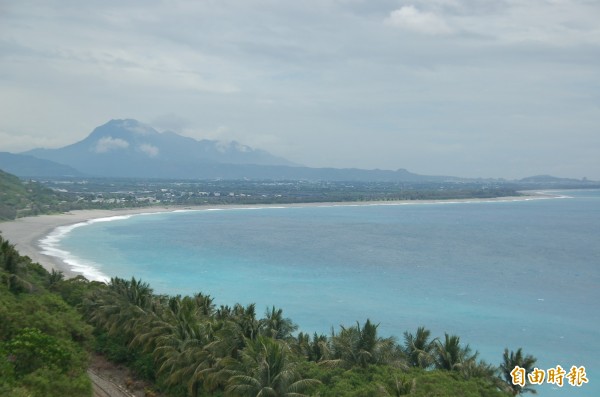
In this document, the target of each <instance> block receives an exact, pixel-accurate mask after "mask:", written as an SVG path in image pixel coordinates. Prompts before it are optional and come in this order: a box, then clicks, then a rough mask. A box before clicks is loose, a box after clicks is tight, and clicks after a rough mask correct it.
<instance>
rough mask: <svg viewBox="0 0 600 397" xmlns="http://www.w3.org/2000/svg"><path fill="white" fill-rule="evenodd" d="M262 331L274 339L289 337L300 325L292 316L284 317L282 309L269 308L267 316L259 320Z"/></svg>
mask: <svg viewBox="0 0 600 397" xmlns="http://www.w3.org/2000/svg"><path fill="white" fill-rule="evenodd" d="M259 327H260V333H261V334H262V335H266V336H269V337H271V338H273V339H289V338H290V337H291V336H292V332H294V331H296V330H297V329H298V326H297V325H296V324H294V323H293V322H292V320H291V319H290V318H284V317H283V310H282V309H275V306H273V307H272V308H271V310H269V309H267V311H266V312H265V318H263V319H261V320H260V321H259Z"/></svg>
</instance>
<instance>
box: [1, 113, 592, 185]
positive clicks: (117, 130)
mask: <svg viewBox="0 0 600 397" xmlns="http://www.w3.org/2000/svg"><path fill="white" fill-rule="evenodd" d="M0 169H4V170H6V171H8V172H10V173H13V174H15V175H18V176H20V177H63V176H64V177H69V176H75V177H78V176H86V177H112V178H119V177H125V178H161V179H230V180H233V179H254V180H313V181H314V180H322V181H363V182H411V183H421V182H424V183H427V182H459V183H460V182H485V181H488V182H489V181H492V182H499V183H506V182H508V181H505V180H498V179H496V180H492V179H481V178H477V179H473V178H459V177H452V176H431V175H419V174H414V173H411V172H409V171H407V170H405V169H398V170H380V169H375V170H365V169H356V168H343V169H339V168H310V167H303V166H299V165H297V164H294V163H292V162H290V161H288V160H286V159H284V158H281V157H277V156H274V155H272V154H270V153H268V152H266V151H264V150H259V149H253V148H251V147H249V146H245V145H243V144H240V143H238V142H235V141H234V142H228V143H223V142H219V141H213V140H207V139H203V140H196V139H193V138H189V137H185V136H181V135H179V134H176V133H174V132H170V131H165V132H158V131H157V130H156V129H154V128H152V127H150V126H148V125H146V124H143V123H140V122H139V121H136V120H133V119H123V120H111V121H109V122H108V123H106V124H104V125H101V126H99V127H97V128H95V129H94V130H93V131H92V132H91V133H90V134H89V135H88V136H87V137H86V138H85V139H83V140H81V141H79V142H76V143H74V144H71V145H68V146H65V147H63V148H59V149H33V150H30V151H28V152H25V153H22V154H11V153H0ZM513 182H514V183H518V184H528V185H529V184H531V185H532V186H536V187H537V186H538V185H541V184H549V185H551V186H558V185H560V184H565V183H566V184H567V185H569V186H572V185H574V184H582V185H584V186H588V185H589V184H590V183H591V182H592V181H585V180H582V181H578V180H569V179H565V178H562V179H561V178H554V177H551V176H546V175H543V176H536V177H530V178H524V179H522V180H520V181H513Z"/></svg>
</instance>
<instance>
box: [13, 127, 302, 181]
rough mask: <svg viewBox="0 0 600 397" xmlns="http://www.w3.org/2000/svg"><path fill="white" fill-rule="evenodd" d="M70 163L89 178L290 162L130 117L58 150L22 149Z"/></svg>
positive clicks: (239, 146)
mask: <svg viewBox="0 0 600 397" xmlns="http://www.w3.org/2000/svg"><path fill="white" fill-rule="evenodd" d="M23 154H25V155H30V156H34V157H37V158H40V159H45V160H50V161H54V162H57V163H60V164H65V165H68V166H70V167H73V168H75V169H77V170H79V171H81V172H83V173H85V174H88V175H92V176H111V177H116V176H131V177H134V176H143V177H152V176H161V177H164V176H167V175H173V176H177V174H178V169H180V168H182V167H183V168H186V167H187V168H190V167H192V168H193V167H204V166H206V165H209V164H239V165H242V164H254V165H269V166H273V165H276V166H279V165H285V166H293V165H294V164H293V163H292V162H290V161H288V160H285V159H283V158H281V157H277V156H273V155H271V154H270V153H268V152H266V151H264V150H255V149H252V148H250V147H248V146H245V145H242V144H240V143H238V142H230V143H222V142H219V141H212V140H206V139H204V140H200V141H198V140H195V139H193V138H189V137H184V136H181V135H178V134H176V133H174V132H170V131H167V132H163V133H160V132H158V131H157V130H155V129H154V128H152V127H150V126H148V125H146V124H142V123H140V122H138V121H136V120H132V119H125V120H111V121H109V122H108V123H106V124H104V125H102V126H100V127H97V128H96V129H94V131H92V133H91V134H90V135H88V137H87V138H85V139H83V140H82V141H79V142H77V143H74V144H72V145H69V146H65V147H63V148H59V149H33V150H30V151H28V152H25V153H23Z"/></svg>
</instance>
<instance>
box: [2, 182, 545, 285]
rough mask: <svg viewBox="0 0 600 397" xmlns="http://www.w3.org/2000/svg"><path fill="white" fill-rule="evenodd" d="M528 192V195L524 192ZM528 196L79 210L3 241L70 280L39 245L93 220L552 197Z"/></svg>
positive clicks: (18, 223) (33, 221)
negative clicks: (62, 229) (63, 228)
mask: <svg viewBox="0 0 600 397" xmlns="http://www.w3.org/2000/svg"><path fill="white" fill-rule="evenodd" d="M524 193H525V192H524ZM526 194H527V195H526V196H517V197H499V198H490V199H457V200H413V201H372V202H343V203H342V202H340V203H303V204H265V205H223V206H195V207H190V206H185V207H183V206H181V207H179V206H169V207H145V208H130V209H114V210H78V211H70V212H66V213H63V214H53V215H39V216H33V217H26V218H19V219H17V220H14V221H8V222H1V223H0V233H1V234H2V236H3V238H4V239H6V240H8V241H9V242H10V243H11V244H14V245H15V247H16V248H17V250H18V251H19V252H20V253H21V255H27V256H29V257H30V258H31V259H32V260H33V261H34V262H38V263H39V264H41V265H42V266H44V268H46V269H47V270H49V271H50V270H52V269H54V270H57V271H62V272H63V273H64V274H65V276H67V277H74V276H76V275H78V273H76V272H73V270H72V269H71V268H70V267H69V265H67V264H66V263H64V262H63V261H62V260H60V259H59V258H57V257H53V256H50V255H45V254H43V253H42V249H41V247H40V245H39V243H40V240H42V239H43V238H44V237H46V236H47V235H49V234H50V233H51V232H52V231H53V230H54V229H56V228H57V227H60V226H67V225H73V224H76V223H81V222H86V221H89V220H92V219H99V218H108V217H114V216H124V215H135V214H144V213H161V212H173V211H182V210H214V209H235V208H261V207H315V206H341V205H343V206H365V205H409V204H433V203H458V202H475V201H488V202H489V201H515V200H530V199H536V198H552V197H556V196H551V195H547V194H542V193H540V192H526Z"/></svg>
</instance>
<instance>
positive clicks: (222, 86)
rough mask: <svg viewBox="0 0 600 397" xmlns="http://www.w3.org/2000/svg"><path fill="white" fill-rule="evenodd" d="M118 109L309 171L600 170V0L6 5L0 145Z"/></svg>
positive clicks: (66, 136)
mask: <svg viewBox="0 0 600 397" xmlns="http://www.w3.org/2000/svg"><path fill="white" fill-rule="evenodd" d="M116 118H134V119H137V120H140V121H142V122H145V123H147V124H149V125H151V126H153V127H155V128H157V129H158V130H160V131H163V130H166V129H169V130H173V131H176V132H178V133H181V134H183V135H187V136H191V137H194V138H198V139H200V138H208V139H218V140H237V141H239V142H241V143H243V144H246V145H249V146H252V147H255V148H261V149H265V150H268V151H270V152H271V153H273V154H276V155H280V156H283V157H286V158H287V159H289V160H292V161H294V162H297V163H301V164H304V165H308V166H313V167H322V166H333V167H360V168H384V169H397V168H406V169H408V170H410V171H412V172H416V173H421V174H438V175H440V174H443V175H455V176H467V177H476V176H482V177H505V178H521V177H525V176H530V175H536V174H542V173H544V174H552V175H556V176H564V177H575V178H582V177H588V178H590V179H596V180H600V1H599V0H411V1H404V0H390V1H387V0H382V1H374V0H364V1H363V0H318V1H310V0H305V1H284V0H262V1H261V0H206V1H177V0H174V1H150V0H146V1H133V0H101V1H100V0H98V1H96V0H87V1H78V0H43V1H27V0H19V1H10V0H0V151H10V152H19V151H24V150H28V149H32V148H35V147H48V148H50V147H61V146H64V145H67V144H70V143H74V142H75V141H78V140H81V139H83V138H84V137H86V136H87V135H88V134H89V133H90V132H91V131H92V130H93V129H94V128H95V127H97V126H99V125H101V124H104V123H105V122H107V121H108V120H110V119H116Z"/></svg>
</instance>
